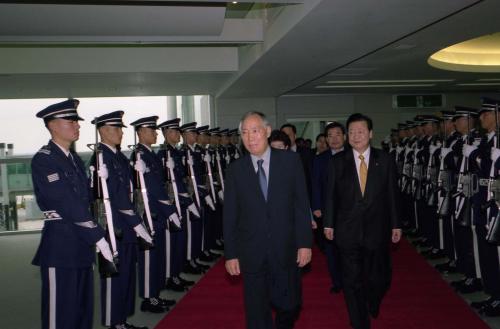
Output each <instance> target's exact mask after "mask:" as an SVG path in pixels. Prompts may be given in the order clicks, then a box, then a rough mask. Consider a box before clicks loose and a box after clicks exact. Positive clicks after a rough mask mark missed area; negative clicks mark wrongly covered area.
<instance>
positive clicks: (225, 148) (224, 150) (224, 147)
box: [219, 129, 231, 173]
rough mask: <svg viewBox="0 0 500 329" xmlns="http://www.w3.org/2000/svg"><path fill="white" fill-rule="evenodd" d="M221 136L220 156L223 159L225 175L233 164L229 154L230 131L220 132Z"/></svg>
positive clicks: (223, 130)
mask: <svg viewBox="0 0 500 329" xmlns="http://www.w3.org/2000/svg"><path fill="white" fill-rule="evenodd" d="M219 136H220V145H219V154H220V157H221V165H222V172H223V173H225V171H226V168H227V166H228V165H229V164H230V163H231V155H230V152H229V129H222V130H220V131H219Z"/></svg>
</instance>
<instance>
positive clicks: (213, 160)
mask: <svg viewBox="0 0 500 329" xmlns="http://www.w3.org/2000/svg"><path fill="white" fill-rule="evenodd" d="M219 132H220V128H219V127H215V128H211V129H209V130H208V132H207V133H208V135H209V136H210V144H209V145H208V146H207V152H208V155H209V156H210V157H209V158H210V164H211V171H212V178H213V185H214V190H215V191H216V195H217V198H218V201H219V202H218V203H217V205H218V206H217V208H216V213H215V217H214V221H213V224H214V226H213V228H214V231H213V232H214V237H215V245H214V247H213V249H214V250H223V249H224V245H223V242H222V205H223V203H224V186H223V184H224V174H223V173H222V157H221V155H220V151H219V146H220V134H219Z"/></svg>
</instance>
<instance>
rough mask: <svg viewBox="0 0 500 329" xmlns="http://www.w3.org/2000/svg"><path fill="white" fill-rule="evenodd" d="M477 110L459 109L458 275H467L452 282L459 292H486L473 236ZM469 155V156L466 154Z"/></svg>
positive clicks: (455, 216)
mask: <svg viewBox="0 0 500 329" xmlns="http://www.w3.org/2000/svg"><path fill="white" fill-rule="evenodd" d="M476 118H477V110H476V109H473V108H469V107H463V106H456V107H455V127H456V129H457V131H458V132H459V133H460V134H461V138H459V139H458V140H457V142H456V143H455V146H454V147H453V152H454V156H455V157H456V159H457V162H456V164H457V171H456V172H455V176H456V177H457V180H456V188H455V193H454V195H453V199H452V202H453V203H454V212H453V217H454V223H453V224H454V240H455V249H456V254H457V268H458V271H459V272H461V273H462V274H464V275H465V278H464V279H463V280H460V281H455V282H452V285H453V286H454V287H455V288H456V289H457V290H458V291H463V292H466V291H477V290H480V289H481V288H482V285H481V280H480V277H481V273H480V269H479V264H478V262H476V259H477V257H475V256H474V254H475V253H476V250H477V243H476V242H477V241H475V235H474V233H473V230H474V228H473V215H474V214H473V211H472V199H473V197H474V196H475V194H476V193H477V190H476V189H477V181H476V180H477V179H476V178H477V177H476V176H475V174H474V173H473V171H472V170H473V169H474V168H471V167H470V162H469V156H470V152H469V151H468V149H469V148H468V146H472V145H474V144H475V143H478V142H479V141H480V136H479V133H478V132H477V130H476V129H475V119H476ZM464 151H465V152H464Z"/></svg>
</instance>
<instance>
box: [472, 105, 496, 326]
mask: <svg viewBox="0 0 500 329" xmlns="http://www.w3.org/2000/svg"><path fill="white" fill-rule="evenodd" d="M499 104H500V101H498V100H495V99H491V98H487V97H483V98H482V107H481V109H479V112H478V113H479V115H481V114H482V113H483V112H494V111H495V110H496V106H497V105H499ZM496 138H497V136H495V131H494V130H493V131H490V132H488V133H487V134H486V135H485V136H483V138H482V139H481V143H480V144H479V145H478V146H477V149H475V150H474V151H472V153H471V154H470V156H469V161H470V165H471V168H473V170H474V171H475V173H476V174H477V176H478V178H479V191H478V193H477V194H476V195H475V196H474V197H473V210H474V218H473V219H474V222H473V225H474V234H475V239H476V241H477V255H476V256H477V257H478V262H479V266H480V273H481V281H482V283H483V286H484V291H485V292H486V293H487V294H488V295H490V296H491V297H490V298H489V299H488V300H486V301H484V302H479V303H475V305H473V306H475V307H476V308H477V309H479V310H480V313H483V314H486V315H489V316H498V315H500V280H499V278H500V263H499V257H498V252H499V248H498V246H497V245H495V244H492V243H489V242H488V241H487V239H486V236H487V233H488V228H489V227H488V224H489V218H491V217H492V216H496V210H497V209H498V208H497V207H489V208H488V209H485V205H486V204H487V201H488V200H489V198H490V197H489V195H488V182H489V179H490V177H496V174H497V172H498V170H496V171H495V170H493V176H491V174H492V172H491V167H492V165H495V164H492V160H491V150H492V148H495V147H496V145H495V143H496Z"/></svg>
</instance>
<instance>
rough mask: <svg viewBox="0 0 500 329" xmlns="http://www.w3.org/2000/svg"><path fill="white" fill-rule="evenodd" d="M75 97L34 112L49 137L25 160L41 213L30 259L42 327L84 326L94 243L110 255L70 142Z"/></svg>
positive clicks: (75, 130)
mask: <svg viewBox="0 0 500 329" xmlns="http://www.w3.org/2000/svg"><path fill="white" fill-rule="evenodd" d="M78 104H79V101H78V100H76V99H69V100H67V101H64V102H61V103H57V104H53V105H51V106H49V107H47V108H45V109H43V110H42V111H40V112H38V113H37V115H36V116H37V117H39V118H42V119H43V121H44V122H45V126H46V127H47V129H48V130H49V132H50V135H51V140H50V141H49V143H48V144H47V145H45V146H43V147H42V148H41V149H40V150H39V151H38V152H37V153H36V154H35V156H34V157H33V160H32V162H31V169H32V179H33V187H34V192H35V196H36V200H37V203H38V206H39V207H40V209H41V210H42V211H43V213H44V215H45V222H44V226H43V230H42V237H41V240H40V245H39V247H38V250H37V252H36V255H35V258H34V259H33V265H37V266H40V270H41V275H42V298H41V299H42V329H90V328H92V322H93V320H92V317H93V310H94V306H93V304H94V293H93V289H94V287H93V286H94V285H93V275H94V274H93V263H94V260H95V245H96V244H97V245H98V247H99V249H100V250H101V252H102V254H103V256H104V257H105V258H106V259H107V260H108V261H112V254H111V251H110V248H109V245H108V243H107V242H106V241H105V240H104V230H103V229H102V228H101V227H100V226H99V225H97V224H96V222H95V221H94V220H93V216H92V214H91V213H90V210H89V204H90V196H89V188H88V182H87V176H86V175H85V169H84V166H83V162H82V160H81V159H80V157H79V156H78V155H77V154H76V153H75V152H74V151H72V150H71V148H70V146H71V144H72V143H73V142H75V141H77V140H78V137H79V129H80V125H79V124H78V121H79V120H83V119H82V118H80V117H79V116H78V113H77V111H76V109H77V107H78Z"/></svg>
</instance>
